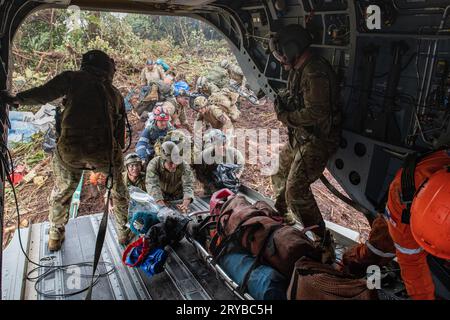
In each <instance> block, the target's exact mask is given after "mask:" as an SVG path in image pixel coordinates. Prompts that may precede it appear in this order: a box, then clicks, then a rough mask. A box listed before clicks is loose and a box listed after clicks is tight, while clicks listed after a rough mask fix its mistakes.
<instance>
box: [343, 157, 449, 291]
mask: <svg viewBox="0 0 450 320" xmlns="http://www.w3.org/2000/svg"><path fill="white" fill-rule="evenodd" d="M449 199H450V149H448V150H441V151H436V152H434V153H432V154H428V155H425V156H422V157H417V156H416V155H410V156H408V157H407V160H406V161H405V163H404V165H403V168H402V169H400V170H398V171H397V173H396V175H395V177H394V180H393V181H392V182H391V184H390V187H389V193H388V200H387V205H386V208H385V210H384V214H383V218H384V219H383V220H382V221H380V222H378V224H379V225H380V227H378V228H374V227H375V225H374V224H375V222H374V224H373V227H372V231H371V234H370V236H369V240H368V241H367V242H366V243H364V244H360V245H358V246H355V247H352V248H350V249H349V250H348V251H347V252H345V253H344V257H343V262H344V265H345V266H346V268H348V269H349V270H350V271H352V269H355V268H357V269H363V268H364V269H365V268H367V266H369V265H371V264H376V265H380V266H382V265H383V264H387V263H388V262H389V261H390V260H392V259H393V258H394V256H396V257H397V262H398V264H399V265H400V270H401V276H402V279H403V282H404V284H405V286H406V291H407V292H408V295H409V296H410V297H411V298H412V299H415V300H425V299H426V300H431V299H435V286H434V283H433V279H432V277H431V272H430V268H429V266H428V262H427V256H428V255H432V256H435V257H437V258H440V259H444V260H450V214H449V213H450V211H449V210H450V209H449V204H450V200H449ZM382 224H384V227H383V225H382Z"/></svg>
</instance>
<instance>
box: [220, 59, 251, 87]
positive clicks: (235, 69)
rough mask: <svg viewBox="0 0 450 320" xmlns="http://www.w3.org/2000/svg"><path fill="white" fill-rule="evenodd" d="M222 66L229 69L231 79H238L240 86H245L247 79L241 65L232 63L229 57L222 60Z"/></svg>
mask: <svg viewBox="0 0 450 320" xmlns="http://www.w3.org/2000/svg"><path fill="white" fill-rule="evenodd" d="M220 66H221V67H222V68H224V69H225V70H227V72H228V76H229V77H230V79H232V80H234V81H236V83H237V84H238V85H239V86H241V87H245V84H246V81H245V77H244V73H243V72H242V69H241V67H239V66H238V65H236V64H234V63H230V62H229V61H228V60H227V59H224V60H222V62H221V63H220Z"/></svg>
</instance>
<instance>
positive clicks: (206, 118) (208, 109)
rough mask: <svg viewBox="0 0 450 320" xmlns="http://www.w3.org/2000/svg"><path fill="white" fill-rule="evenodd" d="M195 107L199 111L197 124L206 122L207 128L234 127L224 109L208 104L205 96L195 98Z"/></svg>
mask: <svg viewBox="0 0 450 320" xmlns="http://www.w3.org/2000/svg"><path fill="white" fill-rule="evenodd" d="M194 109H195V110H197V111H198V114H197V118H196V121H198V122H196V124H197V125H198V124H199V123H201V124H202V125H203V124H205V127H206V129H209V128H214V129H220V130H223V131H230V130H232V129H233V123H232V122H231V119H230V117H228V115H227V114H226V113H225V112H223V111H222V109H221V108H220V107H218V106H217V105H214V104H208V100H207V99H206V98H205V97H202V96H200V97H197V98H195V100H194Z"/></svg>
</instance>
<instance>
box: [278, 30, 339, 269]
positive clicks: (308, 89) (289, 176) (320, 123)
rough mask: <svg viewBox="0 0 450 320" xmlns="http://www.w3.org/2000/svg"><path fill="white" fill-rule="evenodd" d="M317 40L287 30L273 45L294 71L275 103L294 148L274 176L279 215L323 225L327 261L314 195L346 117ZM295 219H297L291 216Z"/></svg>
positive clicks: (318, 231) (328, 247) (328, 243)
mask: <svg viewBox="0 0 450 320" xmlns="http://www.w3.org/2000/svg"><path fill="white" fill-rule="evenodd" d="M311 43H312V37H311V35H310V34H309V32H308V31H307V30H306V29H304V28H303V27H302V26H300V25H288V26H285V27H283V28H281V29H280V30H279V31H278V32H277V35H276V36H275V37H273V38H272V39H271V41H270V49H271V51H272V54H273V55H274V56H275V58H276V59H277V60H278V61H279V62H280V63H281V64H282V65H283V67H284V68H285V69H286V70H288V71H289V77H288V84H287V88H286V89H284V90H280V92H279V93H278V96H277V98H276V101H275V112H276V114H277V118H278V120H280V121H281V122H282V123H283V124H284V125H286V126H287V127H288V137H289V141H288V143H287V144H286V145H285V146H284V147H283V148H282V150H281V153H280V156H279V161H280V163H279V170H278V172H277V173H276V174H275V175H273V176H272V183H273V186H274V190H275V192H276V203H275V207H276V209H277V210H278V211H279V212H280V213H282V214H286V213H287V212H288V209H290V210H291V211H292V213H293V214H294V216H296V217H297V218H298V219H299V220H301V221H302V223H303V225H304V226H305V227H310V226H314V225H318V226H319V227H318V228H316V229H315V230H314V232H315V234H316V235H317V236H318V237H319V238H321V239H322V241H321V243H322V244H323V248H324V251H325V252H324V257H325V256H327V253H328V256H329V260H332V259H333V256H334V248H333V243H332V239H331V234H330V233H329V232H328V231H326V228H325V222H324V220H323V218H322V215H321V213H320V210H319V207H318V206H317V203H316V201H315V199H314V196H313V194H312V192H311V188H310V185H311V183H313V182H314V181H315V180H317V179H318V178H319V177H320V175H321V174H322V172H323V170H324V169H325V166H326V163H327V161H328V159H329V158H330V157H331V156H332V155H333V154H334V153H335V152H336V150H337V148H338V144H339V140H340V136H341V114H340V108H339V104H338V100H339V90H338V85H337V80H336V74H335V72H334V70H333V68H332V67H331V65H330V64H329V63H328V61H326V60H325V59H324V58H323V57H321V56H318V55H316V54H313V52H312V50H311V49H310V45H311ZM287 217H290V218H293V217H292V216H290V215H289V216H287Z"/></svg>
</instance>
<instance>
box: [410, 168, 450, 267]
mask: <svg viewBox="0 0 450 320" xmlns="http://www.w3.org/2000/svg"><path fill="white" fill-rule="evenodd" d="M410 223H411V233H412V235H413V237H414V239H415V240H416V242H417V243H418V244H419V245H420V246H421V247H422V248H424V249H425V251H427V252H428V253H431V254H432V255H434V256H436V257H439V258H442V259H447V260H448V259H450V166H448V167H447V168H446V169H441V170H439V171H437V172H435V173H434V174H433V175H431V176H430V178H429V179H428V180H427V181H425V183H424V184H423V185H422V187H421V188H420V189H419V191H418V192H417V194H416V195H415V197H414V200H413V202H412V205H411V222H410Z"/></svg>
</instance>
